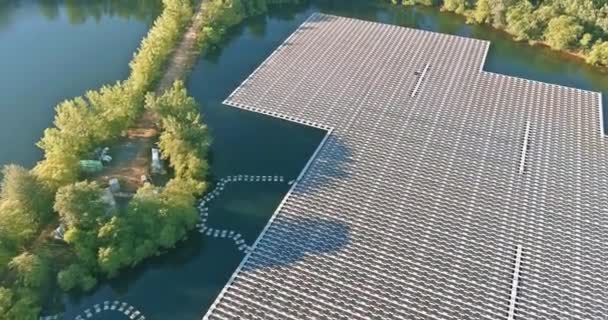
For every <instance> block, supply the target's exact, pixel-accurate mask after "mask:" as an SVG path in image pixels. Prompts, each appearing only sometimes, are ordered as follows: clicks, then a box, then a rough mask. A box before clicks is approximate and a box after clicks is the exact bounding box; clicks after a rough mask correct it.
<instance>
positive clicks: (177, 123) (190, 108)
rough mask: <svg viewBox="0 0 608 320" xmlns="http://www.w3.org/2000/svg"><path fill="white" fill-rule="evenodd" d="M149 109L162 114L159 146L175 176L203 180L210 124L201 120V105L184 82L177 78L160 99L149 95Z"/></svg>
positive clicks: (147, 98)
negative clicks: (185, 86) (189, 95)
mask: <svg viewBox="0 0 608 320" xmlns="http://www.w3.org/2000/svg"><path fill="white" fill-rule="evenodd" d="M146 108H148V109H150V110H152V111H153V112H155V113H156V114H157V115H159V120H160V121H159V127H160V128H161V134H160V138H159V146H160V149H161V153H162V155H163V157H164V158H166V159H169V161H170V163H171V166H172V167H173V169H174V170H175V176H176V177H177V178H180V179H194V180H203V179H204V177H205V176H206V175H207V171H208V167H209V166H208V164H207V162H206V160H205V157H206V155H207V152H208V150H209V145H210V143H211V141H210V138H209V132H208V130H207V127H206V126H205V125H203V124H202V123H201V116H200V113H199V106H198V105H197V104H196V102H195V101H194V99H193V98H191V97H188V94H187V92H186V89H185V88H184V84H183V83H182V82H181V81H176V82H175V83H174V84H173V86H172V88H171V89H170V90H167V92H165V93H164V94H163V95H162V96H160V97H158V98H156V97H155V96H154V95H152V94H150V95H148V96H147V97H146Z"/></svg>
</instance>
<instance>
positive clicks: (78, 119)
mask: <svg viewBox="0 0 608 320" xmlns="http://www.w3.org/2000/svg"><path fill="white" fill-rule="evenodd" d="M142 96H143V95H139V96H138V95H136V94H134V92H133V91H132V90H131V88H130V87H129V86H128V85H127V84H126V83H121V82H119V83H117V84H115V85H112V86H104V87H102V88H101V89H99V90H97V91H88V92H87V93H86V94H85V96H83V97H77V98H74V99H71V100H66V101H64V102H62V103H60V104H59V105H58V106H57V109H56V115H55V121H54V124H55V127H54V128H49V129H46V130H45V131H44V136H43V137H42V139H41V140H40V141H39V142H38V146H39V147H40V148H41V149H42V150H44V156H45V159H44V160H43V161H41V162H39V163H38V164H37V165H36V168H34V172H35V173H36V174H37V175H38V176H39V177H40V178H41V179H43V180H44V181H46V182H47V184H48V185H49V186H51V187H53V188H58V187H60V186H62V185H65V184H68V183H71V182H74V181H76V180H77V179H78V177H79V173H80V172H79V166H78V161H79V160H80V159H81V158H82V157H84V156H85V155H86V154H87V153H89V152H90V151H92V150H93V149H94V148H95V147H97V146H100V145H101V144H103V143H108V142H111V141H112V140H114V139H116V138H118V137H119V136H120V134H121V133H122V132H123V131H124V130H125V129H126V128H128V126H129V125H130V124H131V123H132V122H133V121H134V119H135V118H136V117H137V116H138V115H139V113H140V111H141V107H138V106H140V105H141V100H142ZM138 101H139V102H138Z"/></svg>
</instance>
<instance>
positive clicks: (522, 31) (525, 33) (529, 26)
mask: <svg viewBox="0 0 608 320" xmlns="http://www.w3.org/2000/svg"><path fill="white" fill-rule="evenodd" d="M506 31H507V32H508V33H510V34H512V35H513V36H514V37H515V40H517V41H521V40H530V39H536V38H538V36H539V35H538V33H539V32H540V31H539V26H538V20H537V18H536V15H535V13H534V7H533V6H532V4H531V3H530V2H528V1H526V0H524V1H521V2H519V3H518V4H517V5H515V6H513V7H511V8H510V9H509V10H508V11H507V29H506Z"/></svg>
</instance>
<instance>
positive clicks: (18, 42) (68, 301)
mask: <svg viewBox="0 0 608 320" xmlns="http://www.w3.org/2000/svg"><path fill="white" fill-rule="evenodd" d="M74 2H76V3H79V2H78V1H70V2H69V3H74ZM115 2H116V1H94V2H92V3H95V4H96V5H95V6H91V8H90V9H88V10H80V11H79V12H80V13H79V14H74V13H71V12H72V11H73V10H72V9H70V8H69V6H68V5H66V4H65V3H63V2H60V1H57V2H53V1H50V3H53V4H56V5H54V6H46V5H41V4H40V3H43V2H26V1H23V2H16V3H18V5H16V6H14V5H11V3H13V2H10V1H9V6H8V7H6V8H5V7H2V5H0V64H1V65H0V70H3V72H2V73H0V84H1V86H0V148H2V149H0V150H2V151H1V152H0V164H1V163H7V162H17V163H21V164H24V165H31V164H32V163H33V162H34V161H35V160H37V159H38V158H39V157H40V153H39V152H38V151H37V150H36V149H35V147H33V143H34V142H35V141H36V140H38V138H39V137H40V135H41V134H42V130H43V128H45V127H47V126H48V125H49V124H50V122H51V119H52V114H53V112H52V108H53V106H54V105H55V104H56V103H57V102H58V101H60V100H61V99H64V98H68V97H71V96H74V95H78V94H81V93H82V92H83V91H84V90H85V89H87V88H95V87H98V86H99V85H100V84H103V83H107V82H112V81H114V80H117V79H122V78H124V77H126V75H127V72H128V68H127V63H128V61H129V60H130V58H131V55H132V52H133V50H134V49H135V48H136V47H137V44H138V42H139V40H140V39H141V37H143V35H144V34H145V32H146V30H147V28H148V25H149V22H150V21H151V17H152V16H153V15H154V13H155V12H156V10H157V9H154V8H151V7H147V6H152V5H150V2H145V1H136V3H138V4H139V6H137V5H133V6H131V7H129V8H130V9H131V10H132V11H129V10H127V9H125V8H121V9H122V11H120V12H122V13H118V12H119V10H117V9H116V8H112V6H113V3H115ZM44 3H47V4H48V3H49V2H48V1H47V2H44ZM152 3H153V4H154V2H152ZM85 7H86V6H85ZM99 8H102V9H99ZM115 9H116V10H115ZM316 11H320V12H324V13H329V14H336V15H342V16H349V17H355V18H360V19H366V20H373V21H380V22H385V23H391V24H397V25H402V26H408V27H415V28H420V29H425V30H432V31H438V32H443V33H451V34H457V35H463V36H469V37H475V38H480V39H487V40H490V41H492V46H491V49H490V53H489V56H488V59H487V61H486V66H485V69H486V70H488V71H493V72H499V73H505V74H511V75H515V76H521V77H525V78H529V79H534V80H540V81H545V82H551V83H556V84H561V85H567V86H573V87H578V88H583V89H589V90H595V91H603V92H604V95H605V97H604V101H605V102H604V105H608V103H607V102H606V101H607V100H606V96H608V75H606V74H604V73H602V72H599V71H597V70H595V69H593V68H591V67H588V66H586V65H584V64H583V63H581V62H579V61H576V60H573V59H570V58H567V57H564V56H563V55H561V54H557V53H555V52H552V51H550V50H548V49H543V48H532V47H529V46H527V45H526V44H523V43H514V42H512V41H511V40H510V39H509V38H508V37H507V36H506V35H504V34H502V33H499V32H496V31H493V30H491V29H488V28H485V27H480V26H470V25H467V24H465V23H464V19H462V18H461V17H459V16H456V15H452V14H449V13H441V12H439V11H437V10H435V9H428V8H404V7H400V6H393V5H390V4H387V3H384V2H381V1H352V0H350V1H349V0H343V1H325V2H324V3H317V2H314V1H312V2H311V3H306V4H301V5H298V6H285V7H274V8H272V10H271V13H270V14H269V15H268V16H264V17H256V18H252V19H249V20H247V21H246V22H244V23H243V24H241V25H240V26H237V27H236V28H234V29H233V30H232V31H231V32H230V34H229V37H228V39H227V40H226V42H225V44H223V45H222V46H221V48H217V49H215V50H212V51H210V52H208V53H207V54H205V55H204V56H203V57H201V58H200V60H199V61H198V63H197V65H196V66H195V67H194V69H193V71H192V74H191V76H190V78H189V81H188V89H189V91H190V94H191V95H193V96H194V97H195V98H196V99H197V101H198V102H199V103H200V104H201V105H202V108H201V113H202V114H203V116H204V120H205V122H206V123H207V124H208V125H209V127H210V129H211V133H212V136H213V139H214V141H213V147H212V152H211V163H212V173H213V176H214V178H215V179H218V178H221V177H225V176H228V175H234V174H247V175H282V176H285V177H286V179H287V180H291V179H294V178H295V177H296V176H297V175H298V173H299V172H300V170H301V169H302V167H303V166H304V164H305V163H306V161H307V160H308V158H309V157H310V155H311V154H312V153H313V152H314V149H315V148H316V146H317V145H318V143H319V142H320V140H321V139H322V137H323V134H324V133H323V132H321V131H319V130H315V129H310V128H306V127H303V126H300V125H296V124H292V123H288V122H285V121H281V120H278V119H273V118H269V117H265V116H262V115H258V114H254V113H250V112H246V111H242V110H237V109H233V108H230V107H227V106H223V105H222V104H221V102H222V100H223V99H224V98H226V97H227V96H228V95H229V94H230V92H231V91H232V90H234V89H235V88H236V87H237V86H238V85H239V84H240V83H241V82H242V81H243V80H244V79H245V78H246V77H247V76H248V75H249V74H250V73H251V72H252V71H253V70H254V69H255V68H256V67H257V66H258V65H259V64H260V63H261V62H262V61H263V60H264V59H265V58H266V57H267V56H268V55H269V54H270V53H271V52H272V51H273V50H274V49H275V48H276V47H277V46H278V45H279V44H280V43H281V42H282V41H283V40H284V39H285V38H286V37H287V36H289V34H291V32H293V31H294V30H295V29H296V28H297V26H298V25H299V24H301V23H302V22H303V21H304V20H305V19H306V18H307V17H308V16H309V15H310V14H311V13H313V12H316ZM125 12H126V13H125ZM83 17H84V18H83ZM74 22H76V23H74ZM32 38H33V39H34V40H35V41H29V40H32ZM604 114H608V113H606V112H605V113H604ZM288 188H289V185H287V184H285V183H283V184H279V183H266V184H252V183H237V184H230V185H228V186H227V188H226V189H225V190H224V192H223V193H222V195H221V196H220V197H218V198H217V199H216V200H214V201H213V203H212V204H211V207H210V211H209V212H210V213H209V216H210V217H209V221H208V224H209V225H211V226H212V227H214V228H220V229H232V230H237V231H238V232H240V233H241V234H242V236H243V238H244V239H245V240H246V243H248V244H251V243H252V242H253V241H254V240H255V238H256V236H257V234H258V233H259V232H260V230H261V229H262V228H263V226H264V225H265V223H266V222H267V220H268V218H269V217H270V216H271V215H272V213H273V212H274V210H275V208H276V207H277V205H278V204H279V203H280V201H281V200H282V198H283V196H284V194H285V193H286V192H287V190H288ZM242 257H243V253H241V252H239V251H238V250H237V249H236V246H235V245H234V243H233V242H231V241H229V240H227V239H222V238H213V237H206V236H202V235H200V234H198V233H193V235H192V236H191V237H190V239H189V240H187V241H186V242H184V243H180V244H179V246H178V248H176V249H175V250H172V251H170V252H169V253H167V254H165V255H162V256H159V257H156V258H153V259H150V260H149V261H147V262H146V263H144V264H142V265H141V266H138V267H137V268H135V269H133V270H130V271H128V272H124V273H123V274H122V275H121V276H120V277H118V278H116V279H112V280H109V281H102V283H101V284H100V285H99V287H98V288H97V289H96V290H94V291H93V292H91V293H89V294H86V295H77V294H74V295H69V296H65V297H63V300H62V304H63V306H64V308H65V310H64V311H65V319H73V318H74V317H75V316H76V315H78V314H82V312H83V310H84V309H86V308H92V306H93V305H94V304H96V303H102V302H103V301H105V300H109V301H113V300H119V301H124V302H127V303H129V304H130V305H133V306H134V307H136V308H137V309H139V310H140V311H142V312H143V314H144V315H146V318H147V319H156V320H163V319H175V320H182V319H183V320H193V319H200V317H201V316H202V315H203V314H204V313H205V311H206V309H207V308H208V307H209V305H210V304H211V303H212V302H213V300H214V299H215V297H216V296H217V294H218V293H219V291H220V290H221V289H222V287H223V286H224V284H225V283H226V281H227V280H228V278H229V277H230V275H231V274H232V272H233V271H234V269H235V268H236V266H237V265H238V264H239V262H240V261H241V259H242ZM124 318H125V317H124V316H122V315H120V314H119V313H116V312H102V313H100V314H98V315H96V316H95V317H94V319H124Z"/></svg>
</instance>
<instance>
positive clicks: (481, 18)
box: [471, 0, 492, 23]
mask: <svg viewBox="0 0 608 320" xmlns="http://www.w3.org/2000/svg"><path fill="white" fill-rule="evenodd" d="M491 13H492V11H491V8H490V1H489V0H477V3H475V10H473V13H472V14H471V15H472V18H473V20H474V21H475V22H477V23H490V22H492V21H491V16H490V15H491Z"/></svg>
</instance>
